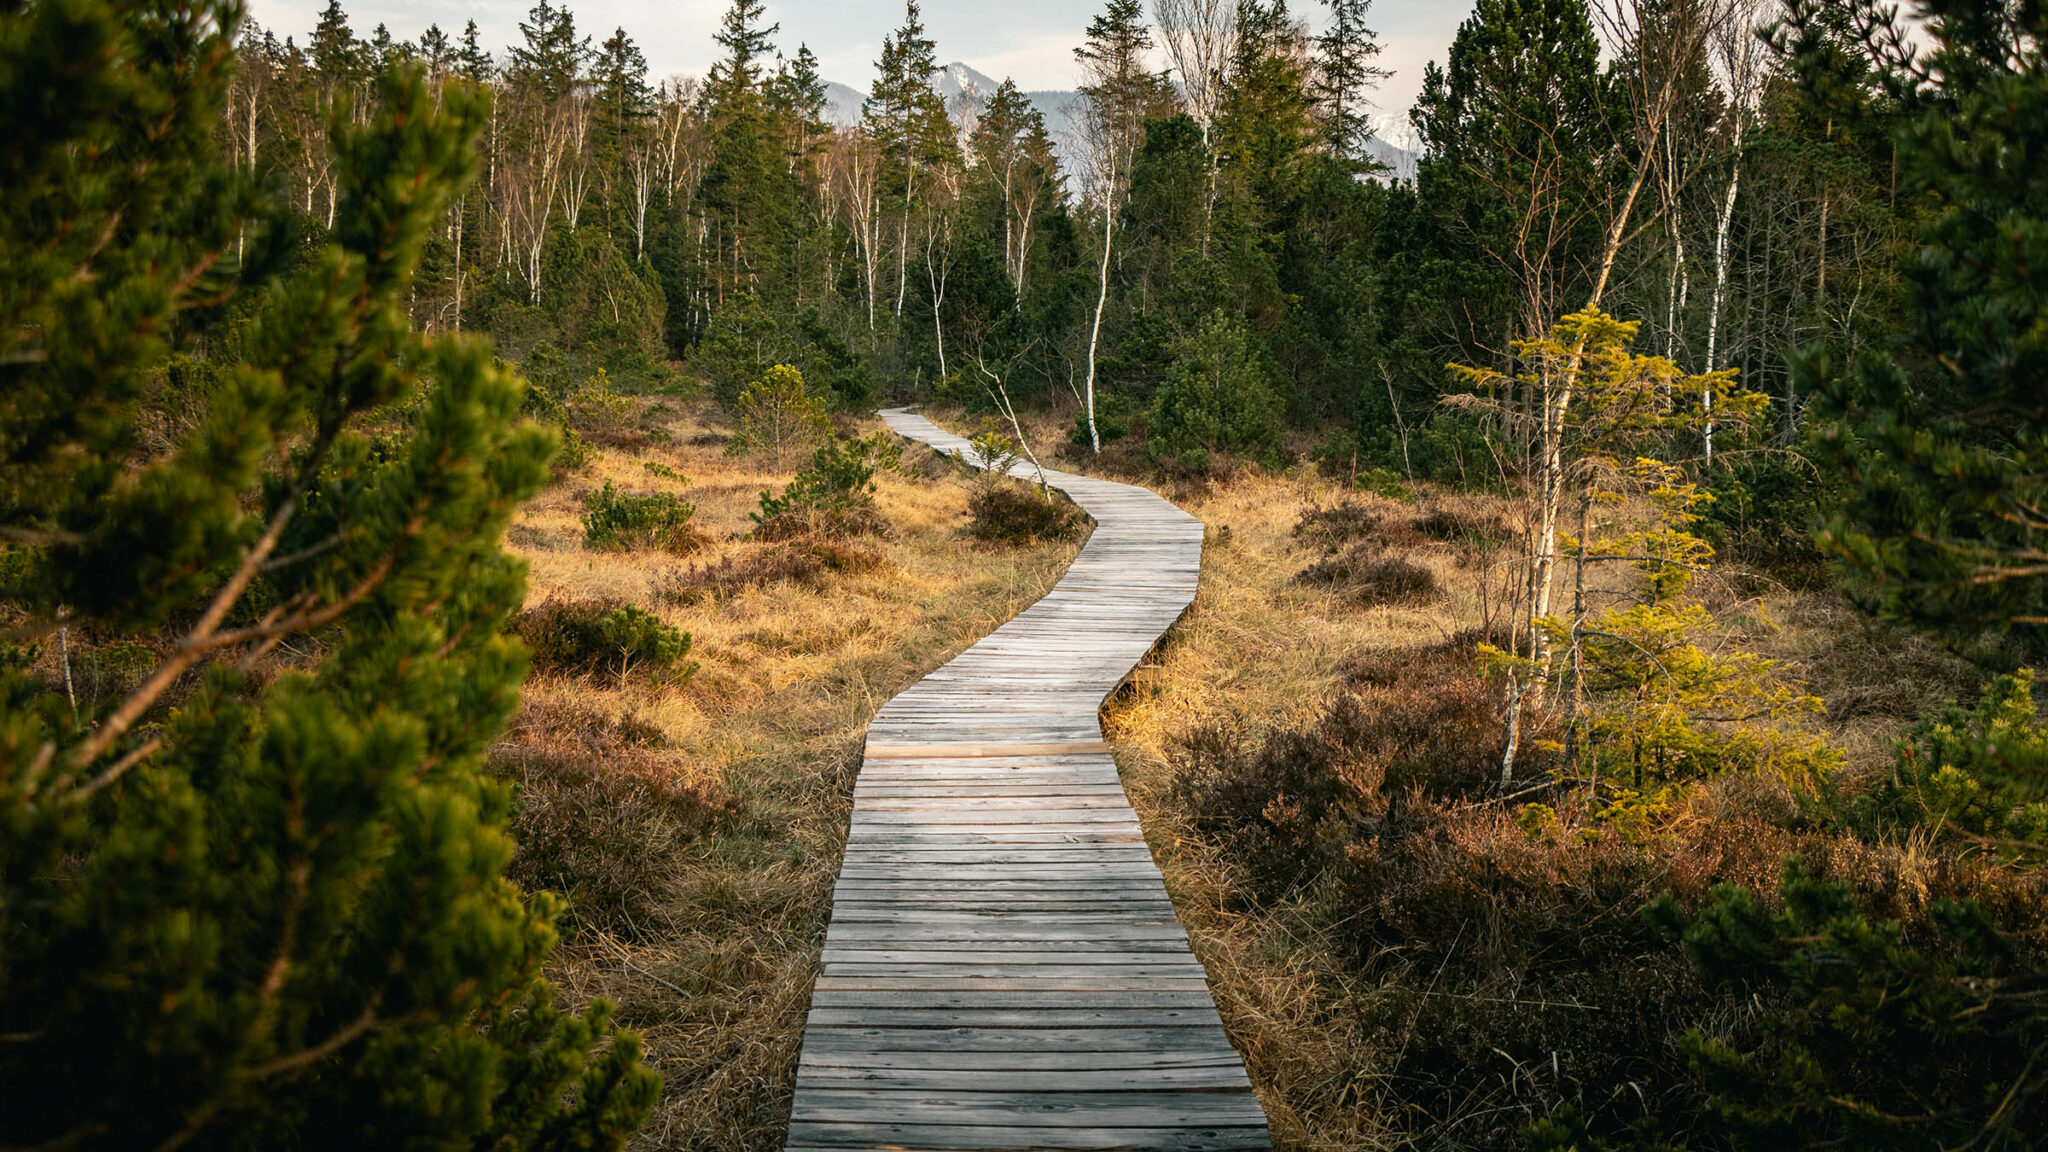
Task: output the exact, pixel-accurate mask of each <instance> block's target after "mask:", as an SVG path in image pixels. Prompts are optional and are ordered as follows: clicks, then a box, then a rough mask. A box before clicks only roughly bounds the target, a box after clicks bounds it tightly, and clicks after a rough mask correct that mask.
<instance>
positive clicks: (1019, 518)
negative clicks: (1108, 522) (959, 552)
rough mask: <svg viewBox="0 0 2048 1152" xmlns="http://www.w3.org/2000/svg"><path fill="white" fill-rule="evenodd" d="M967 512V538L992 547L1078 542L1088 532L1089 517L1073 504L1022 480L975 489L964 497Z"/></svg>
mask: <svg viewBox="0 0 2048 1152" xmlns="http://www.w3.org/2000/svg"><path fill="white" fill-rule="evenodd" d="M967 510H968V512H969V514H970V516H971V519H970V520H969V521H968V525H967V532H968V534H969V535H971V536H973V537H974V538H975V539H977V540H986V541H989V542H991V543H999V544H1031V543H1035V542H1037V541H1040V540H1078V539H1080V538H1081V537H1082V536H1083V535H1085V534H1086V533H1087V531H1088V514H1087V513H1085V512H1083V511H1081V509H1080V508H1079V507H1077V506H1076V505H1075V504H1074V502H1073V501H1071V500H1069V499H1067V498H1066V497H1065V496H1063V495H1061V494H1059V493H1057V492H1054V491H1053V490H1052V489H1050V488H1044V487H1040V486H1038V485H1036V484H1030V483H1027V482H1025V481H1022V480H1012V479H1008V478H1003V479H1001V482H1000V483H997V484H991V485H988V486H986V487H976V488H975V489H974V490H973V491H971V492H969V493H968V494H967Z"/></svg>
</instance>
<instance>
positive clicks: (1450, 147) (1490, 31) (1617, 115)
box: [1411, 0, 1626, 350]
mask: <svg viewBox="0 0 2048 1152" xmlns="http://www.w3.org/2000/svg"><path fill="white" fill-rule="evenodd" d="M1411 118H1412V120H1413V121H1414V124H1415V127H1416V129H1417V132H1418V133H1419V135H1420V136H1421V139H1422V143H1423V147H1424V149H1425V158H1424V160H1423V162H1422V163H1421V164H1420V165H1419V166H1418V172H1417V184H1418V189H1419V191H1420V193H1421V200H1422V204H1423V205H1424V207H1425V209H1426V210H1427V211H1428V212H1429V213H1430V214H1431V216H1432V217H1434V219H1435V222H1436V223H1437V225H1438V227H1439V228H1440V229H1441V230H1442V232H1443V233H1444V234H1445V235H1446V237H1447V238H1449V239H1451V240H1452V241H1454V242H1455V243H1457V244H1458V245H1459V247H1460V249H1462V251H1460V252H1458V253H1457V256H1458V258H1459V259H1460V260H1462V261H1464V262H1466V263H1469V264H1476V265H1479V266H1480V267H1482V268H1484V269H1485V270H1487V271H1488V272H1489V273H1491V276H1492V278H1493V279H1495V281H1496V283H1497V284H1498V285H1499V286H1500V287H1499V288H1498V289H1496V290H1495V292H1492V293H1485V292H1484V289H1481V292H1482V293H1484V294H1481V295H1478V296H1477V297H1476V298H1475V297H1474V296H1473V295H1466V296H1465V297H1464V298H1463V299H1460V300H1453V301H1448V302H1446V303H1447V306H1446V309H1445V314H1447V315H1451V316H1456V317H1463V316H1466V315H1468V314H1469V315H1470V316H1471V317H1472V320H1471V321H1470V324H1471V327H1469V328H1467V329H1466V330H1465V331H1463V332H1462V334H1461V339H1460V341H1459V342H1460V343H1462V344H1464V345H1465V346H1467V347H1470V348H1473V349H1475V350H1476V349H1478V348H1480V347H1491V348H1495V349H1505V348H1507V347H1509V346H1510V345H1511V344H1512V341H1513V340H1514V339H1515V338H1518V336H1520V335H1530V336H1533V335H1535V334H1537V333H1541V332H1547V331H1548V330H1549V328H1550V325H1551V324H1552V322H1553V321H1555V320H1556V319H1557V317H1558V316H1560V315H1562V314H1563V312H1564V311H1565V302H1566V301H1570V302H1572V303H1574V304H1576V303H1577V302H1579V301H1580V300H1582V299H1583V298H1584V286H1585V285H1586V284H1588V283H1589V282H1590V279H1591V276H1590V273H1589V272H1588V264H1589V263H1590V262H1591V261H1592V260H1593V259H1594V255H1595V252H1594V250H1595V249H1596V248H1597V246H1598V244H1599V235H1598V229H1597V227H1596V225H1595V224H1594V222H1593V220H1592V217H1591V213H1592V208H1593V205H1594V204H1595V202H1596V200H1597V199H1598V197H1597V181H1598V180H1599V179H1600V165H1599V163H1598V160H1599V158H1600V157H1601V156H1602V155H1604V154H1605V153H1606V151H1607V150H1608V148H1609V146H1610V144H1611V143H1612V137H1613V126H1614V125H1615V124H1618V123H1623V122H1625V120H1626V116H1625V114H1623V113H1622V112H1621V110H1620V109H1619V108H1618V107H1616V103H1615V99H1614V93H1613V87H1612V85H1611V84H1610V83H1609V82H1608V80H1607V78H1606V75H1605V73H1604V72H1603V70H1602V68H1601V65H1600V39H1599V37H1598V35H1596V34H1595V31H1594V28H1593V19H1592V14H1591V11H1590V10H1589V9H1588V7H1587V5H1586V2H1585V0H1480V3H1479V5H1478V7H1477V8H1475V9H1474V10H1473V13H1472V15H1471V17H1469V18H1468V19H1467V20H1466V21H1465V22H1464V23H1463V24H1461V25H1459V27H1458V35H1457V38H1456V39H1455V40H1453V41H1452V43H1451V50H1450V55H1449V59H1448V61H1447V63H1446V64H1445V65H1444V66H1443V67H1441V68H1439V67H1438V66H1437V65H1436V64H1435V63H1434V62H1432V63H1431V64H1429V65H1428V66H1427V67H1426V68H1425V69H1424V71H1423V90H1422V95H1421V97H1420V98H1419V99H1418V100H1417V101H1416V105H1415V109H1414V111H1413V112H1412V113H1411ZM1436 275H1437V277H1438V278H1439V279H1440V280H1441V281H1442V282H1444V283H1447V284H1462V285H1465V286H1467V287H1466V288H1465V289H1464V290H1465V291H1466V292H1469V291H1470V290H1471V289H1472V288H1478V287H1480V284H1479V283H1478V282H1477V278H1475V277H1473V276H1471V275H1470V274H1469V273H1463V272H1460V271H1459V270H1456V269H1450V268H1444V269H1441V270H1440V271H1439V272H1438V273H1437V274H1436ZM1489 297H1491V298H1489Z"/></svg>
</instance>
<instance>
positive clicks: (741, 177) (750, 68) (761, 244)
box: [701, 0, 793, 304]
mask: <svg viewBox="0 0 2048 1152" xmlns="http://www.w3.org/2000/svg"><path fill="white" fill-rule="evenodd" d="M763 11H764V9H763V6H762V4H761V0H733V2H732V6H731V7H729V8H727V9H726V12H725V18H724V20H723V22H722V23H721V24H720V25H719V31H718V35H717V37H716V39H717V42H718V44H719V46H720V47H722V48H724V49H725V56H724V58H723V59H721V60H719V61H718V62H717V63H715V64H713V65H712V67H711V74H710V77H709V79H708V80H707V81H706V84H705V104H706V107H707V109H708V112H709V115H710V117H711V121H712V133H713V135H712V152H711V159H710V162H709V163H708V164H707V165H706V166H705V170H704V183H703V188H702V192H701V196H702V200H703V206H704V214H705V217H706V221H705V222H706V226H707V227H706V237H707V240H706V243H707V248H708V251H707V252H706V253H705V256H706V258H707V263H708V264H709V271H710V274H711V275H710V279H711V282H712V284H713V285H714V292H715V295H716V298H717V301H718V302H719V303H720V304H723V303H725V302H727V301H728V300H730V299H735V298H737V297H738V296H744V295H752V294H757V293H765V294H768V295H771V296H774V297H775V298H776V299H778V300H779V299H781V297H782V294H783V292H784V290H785V289H786V288H787V287H788V284H787V277H786V272H787V254H788V249H789V238H790V235H789V234H790V228H791V220H792V215H793V206H792V189H791V188H790V184H789V178H788V174H787V172H786V171H785V170H784V169H783V166H782V163H781V155H780V153H781V148H780V147H779V140H778V133H777V132H776V129H775V123H774V117H773V113H772V110H771V109H770V107H769V105H768V96H767V92H766V84H767V82H768V80H769V79H770V74H769V73H768V70H767V61H768V59H769V58H770V57H771V56H772V55H773V53H774V50H775V45H774V41H773V37H774V35H775V34H776V33H777V32H778V31H780V30H781V25H779V24H771V25H768V26H766V27H763V26H762V24H761V19H762V15H763Z"/></svg>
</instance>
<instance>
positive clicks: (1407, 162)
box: [1365, 136, 1416, 180]
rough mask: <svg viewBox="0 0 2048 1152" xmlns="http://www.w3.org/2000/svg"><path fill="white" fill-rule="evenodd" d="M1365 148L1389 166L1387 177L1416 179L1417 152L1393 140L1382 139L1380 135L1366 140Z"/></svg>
mask: <svg viewBox="0 0 2048 1152" xmlns="http://www.w3.org/2000/svg"><path fill="white" fill-rule="evenodd" d="M1365 150H1366V151H1367V152H1370V153H1372V158H1373V159H1375V160H1377V161H1379V162H1380V163H1382V164H1385V165H1386V166H1387V174H1386V178H1387V179H1389V180H1413V179H1415V159H1416V156H1415V153H1413V152H1411V151H1409V150H1408V149H1406V148H1403V147H1401V146H1400V145H1399V144H1395V143H1393V142H1392V141H1388V140H1382V139H1380V138H1379V137H1378V136H1374V137H1372V138H1371V139H1369V140H1367V141H1366V142H1365Z"/></svg>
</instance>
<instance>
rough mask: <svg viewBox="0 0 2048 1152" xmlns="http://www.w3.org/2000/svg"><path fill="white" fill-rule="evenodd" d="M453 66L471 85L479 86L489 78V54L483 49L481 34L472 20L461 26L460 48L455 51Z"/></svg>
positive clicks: (490, 68) (490, 69) (490, 70)
mask: <svg viewBox="0 0 2048 1152" xmlns="http://www.w3.org/2000/svg"><path fill="white" fill-rule="evenodd" d="M455 66H456V70H457V71H458V72H460V73H461V74H462V76H463V78H464V79H467V80H469V81H471V82H472V83H477V84H481V83H483V82H484V81H486V80H488V79H490V78H491V73H492V63H491V54H490V52H489V51H488V50H486V49H485V48H484V38H483V33H482V32H481V31H480V30H478V28H477V26H476V21H474V20H471V21H470V22H468V23H467V24H464V25H463V26H462V47H460V48H458V49H456V52H455Z"/></svg>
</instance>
